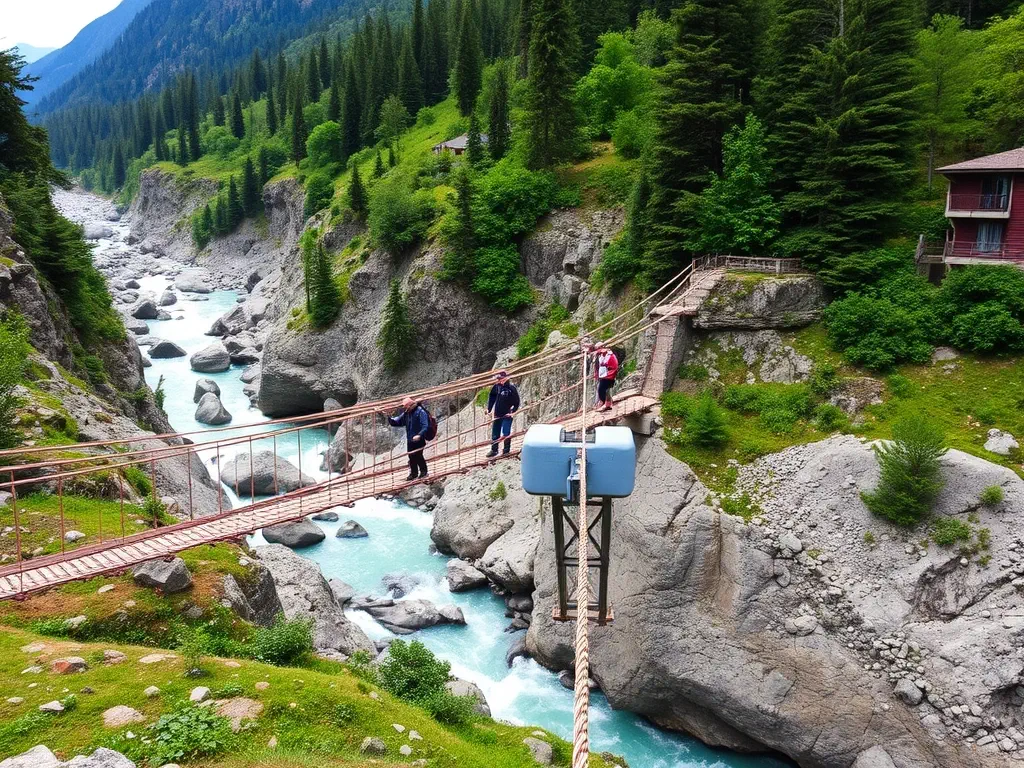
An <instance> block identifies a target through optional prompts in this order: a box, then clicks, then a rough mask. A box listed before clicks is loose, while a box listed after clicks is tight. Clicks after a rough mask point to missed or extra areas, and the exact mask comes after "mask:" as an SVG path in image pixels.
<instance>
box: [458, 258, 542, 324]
mask: <svg viewBox="0 0 1024 768" xmlns="http://www.w3.org/2000/svg"><path fill="white" fill-rule="evenodd" d="M474 261H475V264H476V277H474V278H473V283H472V286H471V287H472V289H473V292H474V293H478V294H480V295H481V296H482V297H483V298H484V300H485V301H487V303H488V304H491V305H493V306H495V307H497V308H498V309H500V310H502V311H503V312H507V313H509V314H512V313H513V312H516V311H518V310H520V309H522V308H523V307H528V306H530V305H531V304H533V302H534V296H533V288H532V287H531V286H530V281H529V280H527V279H526V276H525V275H524V274H522V273H521V272H520V271H519V251H518V250H517V249H516V247H515V246H514V245H508V246H501V247H489V248H481V249H479V250H478V251H477V252H476V256H475V258H474Z"/></svg>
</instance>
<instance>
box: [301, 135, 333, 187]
mask: <svg viewBox="0 0 1024 768" xmlns="http://www.w3.org/2000/svg"><path fill="white" fill-rule="evenodd" d="M306 156H307V157H308V158H309V163H310V165H311V166H313V167H316V168H322V167H323V166H325V165H330V164H332V163H340V162H341V126H339V125H338V124H337V123H336V122H334V121H333V120H328V121H326V122H324V123H320V125H318V126H317V127H316V128H314V129H313V130H312V132H311V133H310V134H309V138H308V139H306ZM307 188H308V185H307Z"/></svg>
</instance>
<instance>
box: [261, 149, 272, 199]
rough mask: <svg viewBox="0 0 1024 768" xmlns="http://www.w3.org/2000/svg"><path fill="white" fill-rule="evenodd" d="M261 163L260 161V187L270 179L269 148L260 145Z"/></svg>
mask: <svg viewBox="0 0 1024 768" xmlns="http://www.w3.org/2000/svg"><path fill="white" fill-rule="evenodd" d="M259 163H260V189H262V188H263V185H264V184H266V183H267V182H268V181H270V169H269V167H268V159H267V148H266V147H260V154H259Z"/></svg>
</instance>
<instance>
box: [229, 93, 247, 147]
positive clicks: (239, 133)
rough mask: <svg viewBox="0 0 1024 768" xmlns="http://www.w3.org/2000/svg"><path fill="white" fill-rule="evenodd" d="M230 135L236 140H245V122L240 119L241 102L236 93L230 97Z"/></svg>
mask: <svg viewBox="0 0 1024 768" xmlns="http://www.w3.org/2000/svg"><path fill="white" fill-rule="evenodd" d="M231 133H232V134H233V135H234V137H235V138H236V139H244V138H245V120H244V119H243V118H242V100H241V98H239V96H238V91H235V93H234V95H233V96H232V97H231Z"/></svg>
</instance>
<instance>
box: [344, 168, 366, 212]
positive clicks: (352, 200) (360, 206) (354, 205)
mask: <svg viewBox="0 0 1024 768" xmlns="http://www.w3.org/2000/svg"><path fill="white" fill-rule="evenodd" d="M366 205H367V199H366V187H364V186H363V180H362V178H360V176H359V165H358V164H356V163H353V164H352V178H350V179H349V181H348V207H349V208H351V209H352V210H353V211H355V212H356V213H358V214H360V215H362V214H364V213H366Z"/></svg>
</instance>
